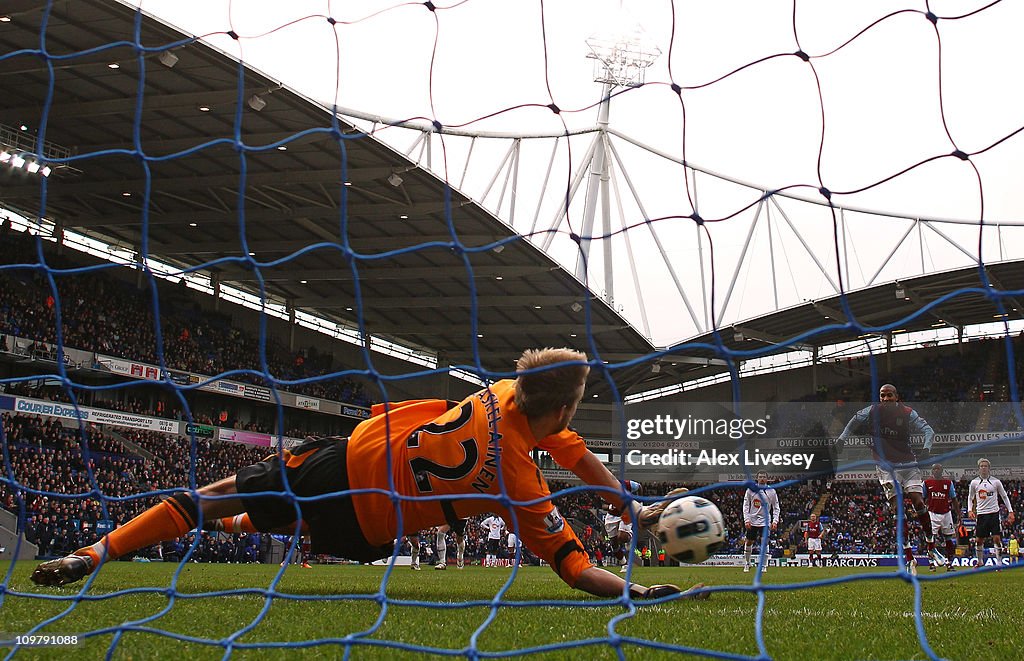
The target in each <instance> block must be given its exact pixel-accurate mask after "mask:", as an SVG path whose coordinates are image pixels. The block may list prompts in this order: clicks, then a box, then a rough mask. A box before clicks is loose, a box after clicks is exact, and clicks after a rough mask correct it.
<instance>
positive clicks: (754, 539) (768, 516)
mask: <svg viewBox="0 0 1024 661" xmlns="http://www.w3.org/2000/svg"><path fill="white" fill-rule="evenodd" d="M756 479H757V484H758V486H760V487H763V488H761V489H757V490H754V489H747V492H746V493H745V494H743V526H744V527H745V528H746V529H747V539H746V541H745V542H744V543H743V571H744V572H749V571H750V554H751V551H752V550H753V548H754V544H755V543H757V544H760V543H761V536H762V534H764V528H765V526H766V525H770V527H771V531H772V532H775V530H776V529H777V528H778V527H779V496H778V494H776V493H775V489H772V488H771V487H765V486H764V485H766V484H768V472H767V471H758V473H757V476H756ZM767 570H768V564H767V559H766V562H765V564H764V566H762V567H761V573H764V572H765V571H767Z"/></svg>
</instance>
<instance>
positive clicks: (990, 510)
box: [967, 459, 1014, 569]
mask: <svg viewBox="0 0 1024 661" xmlns="http://www.w3.org/2000/svg"><path fill="white" fill-rule="evenodd" d="M1000 498H1002V499H1003V504H1004V505H1006V512H1007V514H1006V524H1007V525H1009V526H1012V525H1013V520H1014V518H1013V505H1012V504H1011V503H1010V497H1009V496H1007V495H1006V489H1004V488H1003V483H1002V482H1001V481H1000V480H999V478H998V477H992V463H991V462H990V461H989V460H988V459H979V460H978V477H976V478H974V479H973V480H971V489H970V494H969V495H968V496H967V518H968V519H973V518H974V515H975V514H977V515H978V524H977V526H975V528H974V536H975V540H974V541H975V544H976V546H977V555H978V567H984V566H985V540H986V539H988V538H990V537H991V538H992V550H993V551H994V552H995V554H996V568H997V569H998V568H999V567H1000V566H1001V563H1002V558H1001V557H1000V554H1001V552H1002V541H1003V540H1002V538H1001V537H1000V532H1001V531H1000V526H999V499H1000Z"/></svg>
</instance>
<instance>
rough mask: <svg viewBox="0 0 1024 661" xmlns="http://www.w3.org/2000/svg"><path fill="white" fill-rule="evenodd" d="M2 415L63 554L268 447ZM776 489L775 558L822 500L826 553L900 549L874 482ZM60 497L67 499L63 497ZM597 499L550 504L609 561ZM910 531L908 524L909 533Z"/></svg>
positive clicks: (225, 543) (727, 509) (36, 512)
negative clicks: (187, 483) (189, 480)
mask: <svg viewBox="0 0 1024 661" xmlns="http://www.w3.org/2000/svg"><path fill="white" fill-rule="evenodd" d="M2 422H3V431H4V436H5V438H6V446H7V448H6V449H7V457H8V460H9V462H10V470H11V471H12V472H13V475H14V477H15V479H16V481H17V483H18V485H20V486H22V487H27V488H28V489H30V490H31V491H19V490H17V489H16V488H13V487H12V486H11V485H9V484H7V483H5V482H4V483H0V505H2V506H3V507H4V508H5V509H8V510H10V511H12V512H15V513H18V512H19V511H20V509H21V507H22V506H23V507H24V516H25V518H24V521H25V532H26V537H27V539H28V541H30V542H32V543H34V544H37V545H38V546H39V549H40V553H41V554H42V555H61V554H64V553H67V552H70V551H73V550H75V549H77V548H79V547H81V546H83V545H85V544H88V543H91V542H93V541H95V538H96V536H97V534H96V528H97V525H98V524H100V522H101V521H109V522H110V525H114V526H116V525H118V524H120V523H123V522H125V521H127V520H128V519H130V518H131V517H133V516H135V515H137V514H138V513H139V512H141V511H142V510H143V509H144V508H146V507H149V506H151V505H152V504H154V503H155V502H157V499H158V496H156V495H153V496H144V497H140V496H139V494H145V493H152V492H159V491H162V490H170V489H176V488H180V487H181V486H183V484H182V482H183V476H185V475H194V480H195V481H194V484H196V485H198V486H201V485H203V484H207V483H209V482H213V481H216V480H218V479H221V478H223V477H227V476H229V475H231V474H233V473H234V472H236V471H237V470H238V468H240V467H242V466H245V465H248V464H251V463H254V462H256V461H259V460H260V459H261V458H262V457H263V456H265V454H266V452H267V449H266V448H260V447H253V446H248V445H244V444H239V443H217V442H213V441H208V440H206V439H196V443H195V445H194V448H195V449H194V452H195V459H194V460H193V458H192V452H193V450H192V448H193V445H192V444H191V443H190V441H189V440H188V439H184V438H180V437H177V436H171V435H166V434H160V433H156V432H149V431H135V430H132V431H128V430H119V431H118V432H116V433H117V434H118V437H115V436H114V435H111V434H108V433H104V432H101V431H98V430H96V429H93V428H88V429H87V430H86V435H87V439H88V450H89V455H88V459H86V456H85V454H84V453H83V451H82V443H81V439H80V438H79V433H80V432H79V430H78V429H69V428H65V427H64V426H63V425H62V424H61V423H60V421H58V420H56V419H52V418H51V419H47V418H43V417H41V416H37V415H25V414H20V413H15V414H12V413H4V414H3V416H2ZM121 439H123V441H122V440H121ZM140 450H141V451H140ZM148 455H152V458H149V457H148ZM6 468H7V467H5V472H6ZM1004 483H1005V485H1006V488H1007V492H1008V494H1009V496H1010V499H1011V501H1012V502H1013V504H1014V508H1015V509H1017V510H1018V511H1024V483H1022V481H1020V480H1005V481H1004ZM570 486H571V485H569V484H567V483H560V482H553V483H552V484H551V488H552V491H553V492H555V493H557V492H558V491H562V490H565V489H567V488H570ZM678 486H688V487H690V488H691V489H692V488H696V487H698V486H701V485H700V484H685V485H684V484H678V483H647V484H645V485H644V494H647V495H650V496H655V495H659V494H664V493H667V492H668V491H669V490H671V489H673V488H676V487H678ZM967 486H968V485H967V480H961V481H959V482H958V483H957V489H958V491H959V492H960V494H961V506H962V509H966V503H965V502H964V500H963V499H964V495H965V494H966V493H967ZM743 490H744V489H743V487H742V486H739V485H737V486H733V487H729V486H727V487H721V488H718V489H716V490H714V491H712V492H711V493H708V494H707V495H708V497H709V498H711V499H712V500H713V501H714V502H715V503H716V504H717V505H718V507H719V509H720V510H721V511H722V513H723V515H724V516H725V522H726V529H727V545H726V547H725V548H724V549H722V551H721V552H722V553H738V552H740V550H741V548H742V544H743V530H744V527H743V521H742V513H741V503H742V498H743ZM35 492H44V493H35ZM778 493H779V500H780V504H781V510H782V512H781V513H782V517H781V522H780V525H779V528H778V534H777V535H775V536H774V537H773V541H772V551H773V552H774V553H779V552H781V549H783V548H786V547H790V548H792V547H797V546H799V545H800V542H801V539H802V529H801V527H800V525H799V523H800V522H801V521H803V520H805V519H807V517H808V516H809V515H810V513H811V512H812V510H814V508H815V506H816V505H817V504H818V501H819V499H821V498H822V496H823V495H824V496H827V497H826V498H825V499H824V500H825V505H824V509H823V510H822V511H821V515H822V520H823V521H824V522H825V523H826V528H827V529H828V531H829V533H828V534H827V535H826V542H825V543H826V548H828V549H829V550H830V551H835V552H841V553H871V554H884V553H892V552H893V549H894V548H895V525H894V518H893V513H892V512H890V511H889V509H888V506H887V504H886V502H885V499H884V497H883V494H882V491H881V489H880V488H879V487H878V485H877V483H876V482H873V481H857V482H844V481H838V480H837V481H832V482H829V483H827V484H821V483H817V482H815V483H809V484H799V485H793V486H790V487H787V488H784V489H780V490H779V492H778ZM64 494H69V495H71V497H64V496H63V495H64ZM19 495H20V496H21V501H20V502H19V498H18V496H19ZM100 496H102V497H100ZM601 502H602V501H601V500H600V497H599V496H598V494H597V493H596V492H594V491H590V490H576V491H573V492H571V493H568V494H565V495H561V496H559V497H558V498H557V499H556V500H555V503H556V505H557V506H558V507H559V510H560V511H561V512H562V514H563V516H565V517H566V520H567V521H569V523H570V524H571V525H572V526H573V527H574V529H575V530H576V531H577V533H578V534H579V535H580V538H581V540H582V541H583V542H584V545H585V547H586V549H587V550H588V552H590V553H591V555H592V556H593V557H594V559H595V560H597V561H603V562H607V561H609V559H611V558H613V557H616V556H617V553H618V551H619V549H616V548H615V546H614V545H613V544H612V543H611V542H610V541H609V540H608V538H607V536H606V535H605V532H604V525H603V518H604V510H603V509H602V508H601ZM482 518H483V517H482V516H479V517H474V518H473V519H472V520H471V522H470V524H469V525H468V527H467V546H466V553H467V557H468V558H470V559H474V558H479V557H482V555H483V554H484V546H485V544H486V533H485V531H484V529H483V527H481V526H480V520H481V519H482ZM1021 531H1022V524H1021V523H1017V524H1016V526H1015V529H1014V530H1013V531H1012V533H1013V534H1015V535H1020V534H1021ZM915 534H916V532H915V530H914V529H913V528H911V529H910V535H911V536H913V535H915ZM258 543H259V540H258V537H246V538H241V537H237V536H236V537H233V538H231V539H227V538H223V537H222V538H216V537H210V536H209V535H207V534H205V533H202V537H201V544H200V547H199V549H198V550H197V552H196V553H195V555H194V557H195V559H197V560H210V561H229V560H230V561H232V562H237V561H250V559H251V558H254V557H256V555H257V551H256V550H254V548H255V547H256V546H257V545H258ZM421 543H422V547H423V549H422V551H423V553H424V555H425V557H429V556H430V555H431V554H432V553H433V544H434V536H433V535H432V534H430V531H423V537H422V542H421ZM453 543H454V541H453ZM190 544H191V539H180V540H176V541H175V542H172V543H169V544H167V545H164V546H163V547H162V548H161V549H158V550H154V551H153V552H152V554H153V555H156V556H160V555H162V556H163V557H165V558H167V557H172V558H173V557H177V558H180V557H182V555H183V553H184V552H185V551H186V550H187V549H188V547H189V545H190ZM453 548H454V547H453ZM502 549H504V545H502ZM404 552H409V551H408V549H405V551H404ZM502 555H505V554H504V552H503V553H502ZM524 557H526V558H527V560H528V561H530V560H533V559H534V558H533V556H532V554H529V553H528V549H527V553H526V555H525V556H524Z"/></svg>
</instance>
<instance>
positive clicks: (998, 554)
mask: <svg viewBox="0 0 1024 661" xmlns="http://www.w3.org/2000/svg"><path fill="white" fill-rule="evenodd" d="M992 551H993V552H994V553H995V554H996V566H997V567H998V566H1000V565H1002V564H1003V563H1002V553H1003V547H1002V546H1000V545H999V544H994V545H993V546H992Z"/></svg>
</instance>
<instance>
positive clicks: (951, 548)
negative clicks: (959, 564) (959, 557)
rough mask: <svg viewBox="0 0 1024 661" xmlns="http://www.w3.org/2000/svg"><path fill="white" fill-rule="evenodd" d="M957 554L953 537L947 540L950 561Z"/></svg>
mask: <svg viewBox="0 0 1024 661" xmlns="http://www.w3.org/2000/svg"><path fill="white" fill-rule="evenodd" d="M954 555H956V543H955V542H954V541H953V540H952V539H947V540H946V559H947V560H949V561H952V560H953V556H954Z"/></svg>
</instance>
